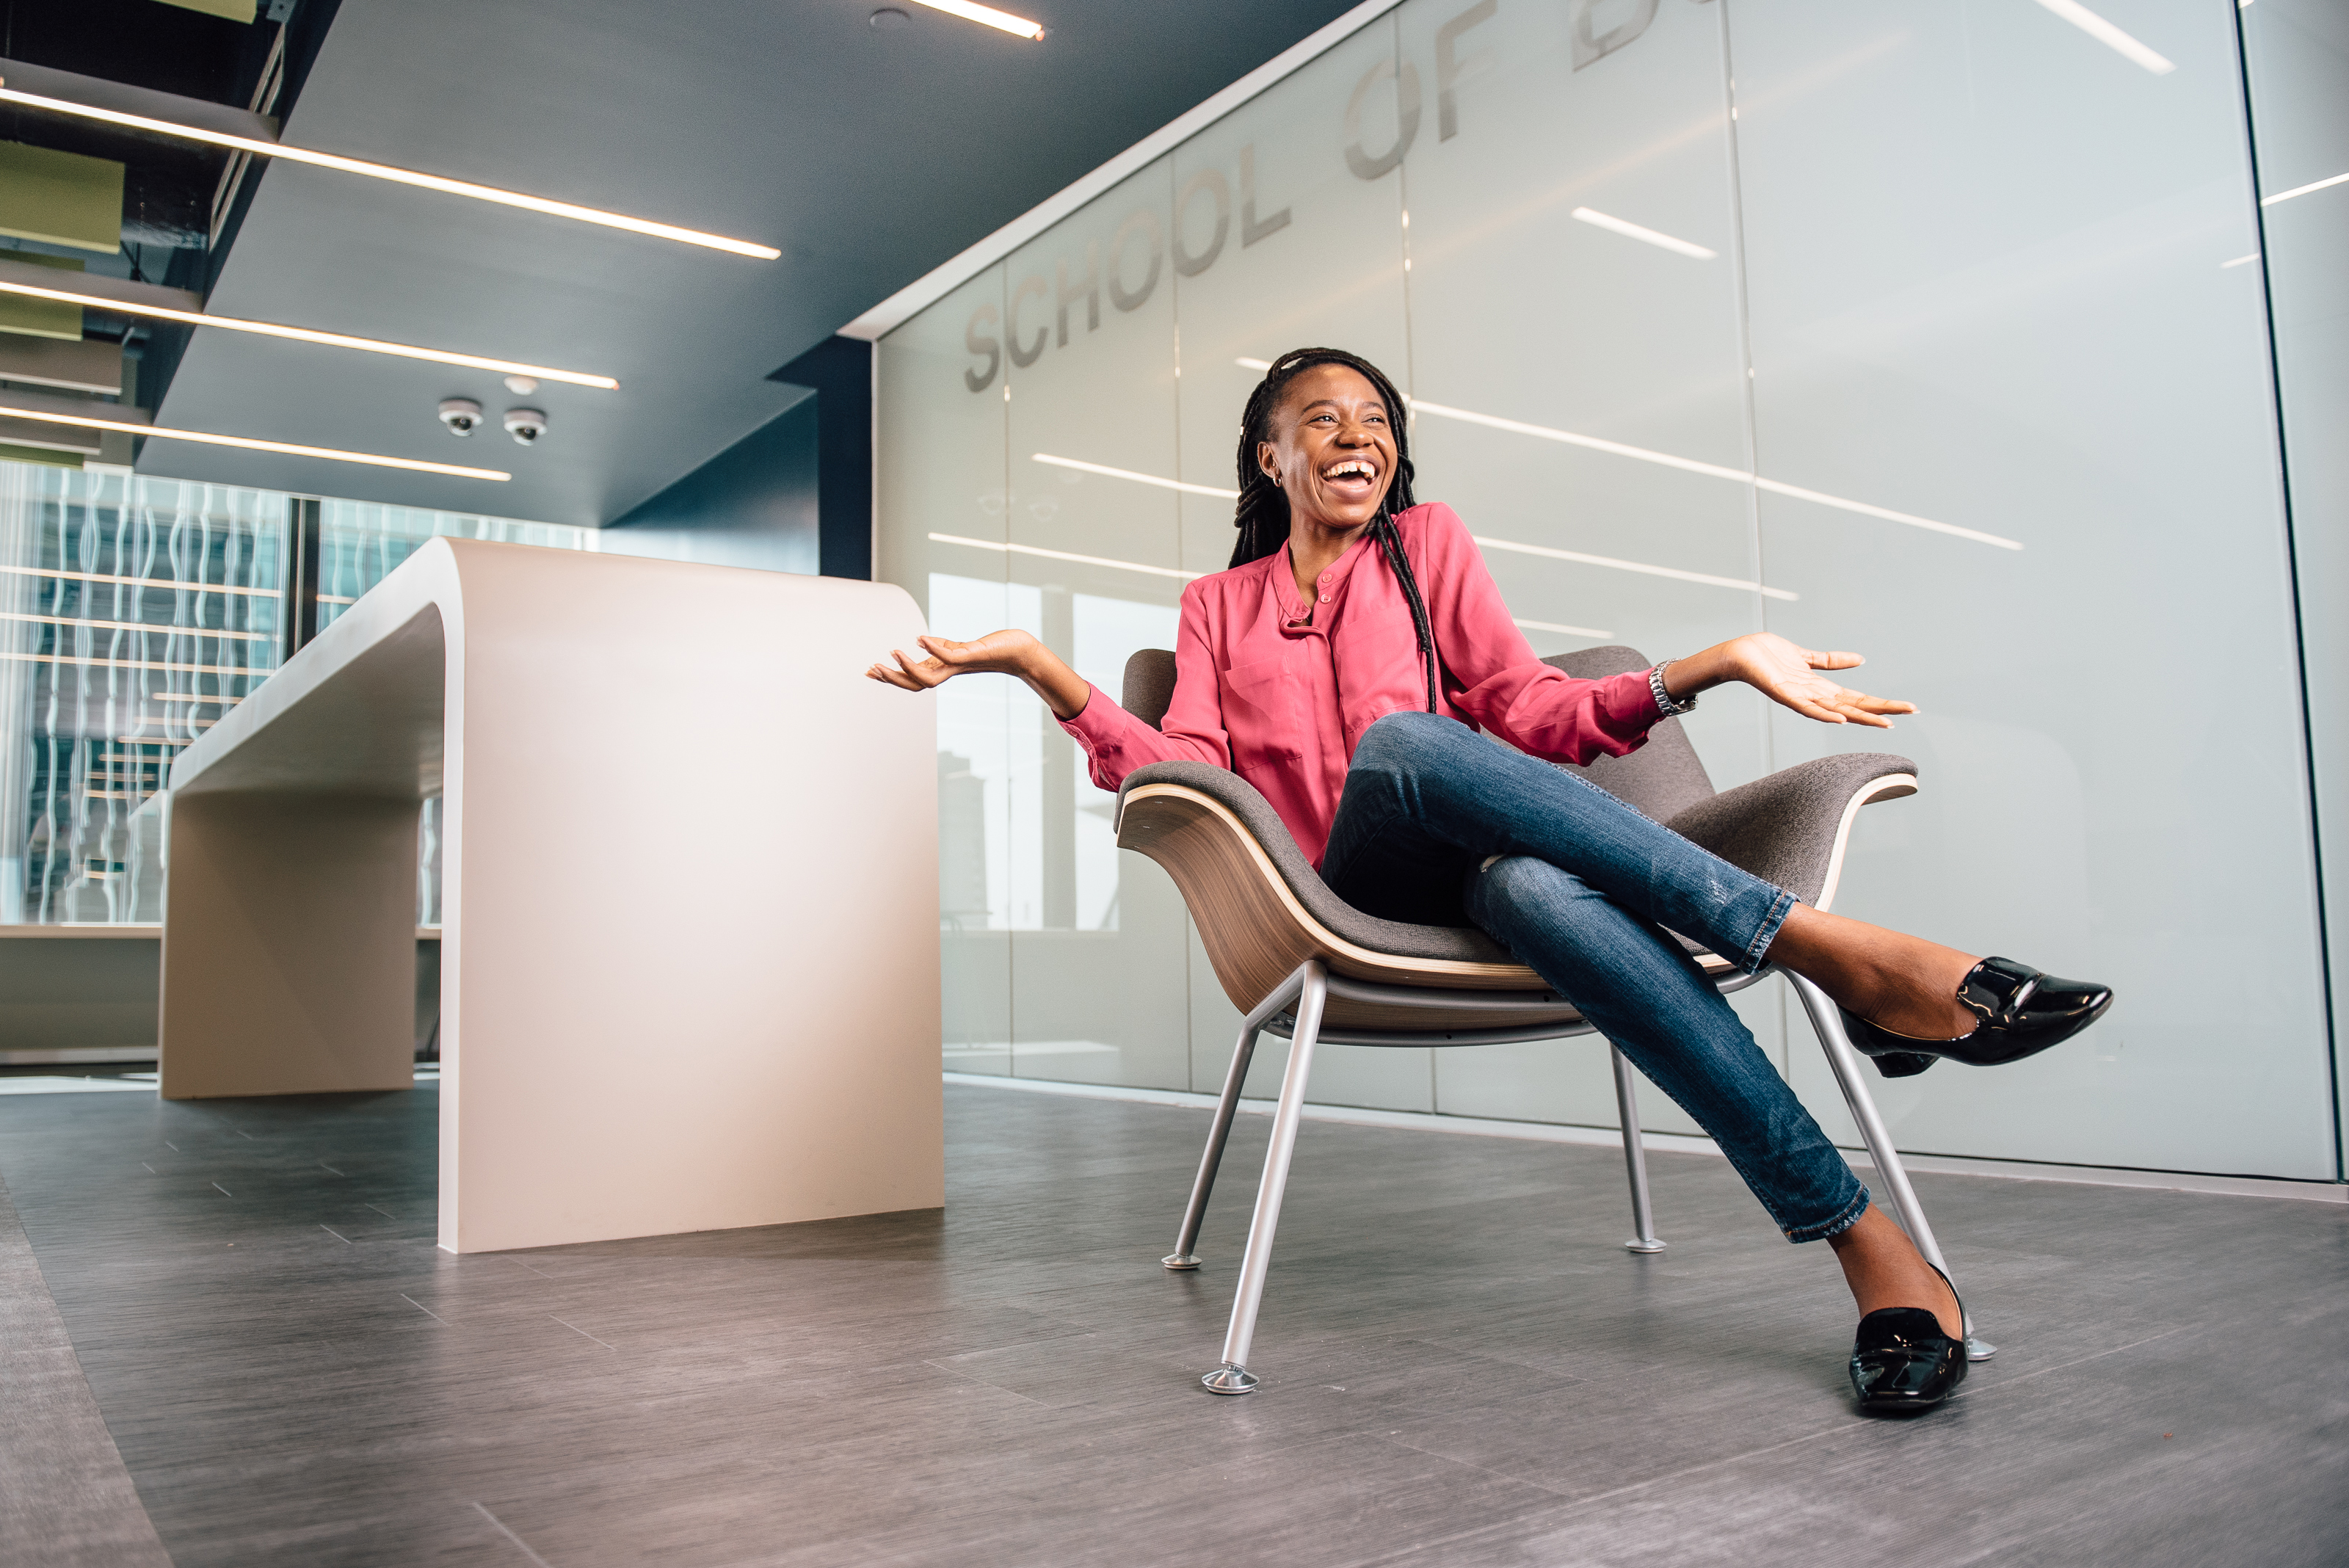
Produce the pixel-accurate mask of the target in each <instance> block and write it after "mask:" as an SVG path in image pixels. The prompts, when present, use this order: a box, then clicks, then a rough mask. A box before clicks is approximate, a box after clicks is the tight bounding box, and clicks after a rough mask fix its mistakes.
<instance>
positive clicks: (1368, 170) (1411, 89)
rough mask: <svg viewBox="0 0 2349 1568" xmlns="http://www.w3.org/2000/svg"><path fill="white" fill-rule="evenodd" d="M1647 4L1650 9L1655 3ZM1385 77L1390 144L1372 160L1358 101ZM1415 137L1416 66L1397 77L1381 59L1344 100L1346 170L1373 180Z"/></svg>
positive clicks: (1399, 159)
mask: <svg viewBox="0 0 2349 1568" xmlns="http://www.w3.org/2000/svg"><path fill="white" fill-rule="evenodd" d="M1648 4H1649V5H1651V6H1652V5H1654V4H1655V0H1648ZM1389 77H1394V78H1395V140H1394V145H1393V146H1392V147H1390V148H1388V149H1387V150H1386V151H1384V152H1381V153H1380V154H1379V155H1378V156H1377V157H1376V158H1373V157H1371V155H1370V154H1369V153H1367V152H1365V151H1362V100H1363V99H1366V98H1368V97H1370V96H1371V88H1374V87H1376V86H1378V85H1379V84H1380V83H1381V82H1382V81H1384V80H1386V79H1387V78H1389ZM1418 134H1419V67H1416V66H1414V65H1413V64H1412V63H1411V62H1410V61H1409V60H1405V61H1404V62H1403V63H1402V74H1401V75H1400V76H1398V75H1396V72H1395V64H1394V62H1393V61H1392V60H1381V61H1380V62H1379V63H1378V64H1377V65H1374V66H1372V67H1371V68H1370V70H1369V71H1368V72H1366V73H1365V74H1364V75H1363V77H1362V79H1361V81H1359V82H1357V83H1355V84H1354V96H1353V97H1352V98H1350V99H1347V100H1346V167H1347V168H1349V169H1350V170H1352V171H1354V178H1356V179H1357V180H1375V179H1377V178H1378V177H1379V176H1380V175H1381V174H1384V173H1385V172H1386V171H1388V170H1390V169H1392V168H1393V167H1394V166H1395V165H1396V164H1398V163H1401V162H1402V157H1403V154H1404V153H1406V152H1409V151H1411V141H1412V138H1413V137H1414V136H1417V135H1418Z"/></svg>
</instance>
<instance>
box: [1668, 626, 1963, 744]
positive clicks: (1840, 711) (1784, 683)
mask: <svg viewBox="0 0 2349 1568" xmlns="http://www.w3.org/2000/svg"><path fill="white" fill-rule="evenodd" d="M1867 662H1868V661H1867V660H1866V659H1862V658H1861V657H1860V656H1859V655H1858V654H1857V653H1820V652H1817V651H1816V650H1815V649H1808V648H1804V647H1802V646H1801V645H1799V644H1797V643H1793V642H1789V641H1787V640H1786V639H1785V638H1783V637H1780V636H1778V635H1776V634H1775V633H1774V632H1766V631H1758V632H1754V633H1753V634H1751V635H1750V636H1746V637H1740V638H1735V639H1732V640H1730V641H1728V642H1724V643H1722V644H1721V645H1720V646H1718V647H1716V648H1709V649H1705V650H1704V651H1703V652H1702V653H1700V654H1696V655H1694V656H1693V657H1692V658H1689V659H1674V660H1673V661H1672V664H1671V668H1670V669H1669V670H1665V671H1664V685H1665V688H1666V690H1668V691H1671V694H1672V695H1673V696H1675V697H1679V696H1682V695H1684V694H1686V693H1688V692H1691V691H1703V690H1704V689H1705V688H1706V687H1708V686H1718V685H1720V684H1721V683H1722V682H1723V681H1727V680H1743V681H1744V682H1745V684H1747V685H1748V686H1751V687H1753V688H1754V690H1755V691H1759V692H1761V693H1762V695H1764V697H1767V698H1769V699H1770V701H1773V702H1775V703H1778V704H1779V705H1780V706H1782V707H1786V708H1792V709H1793V710H1794V711H1795V712H1797V713H1800V714H1801V715H1802V716H1803V717H1804V718H1806V719H1816V720H1817V721H1818V722H1820V723H1822V724H1866V725H1868V726H1869V727H1871V728H1873V729H1878V730H1889V729H1890V728H1892V721H1891V720H1890V719H1889V718H1888V717H1886V715H1887V714H1891V713H1914V712H1915V711H1917V705H1916V704H1915V703H1913V702H1899V701H1893V700H1892V699H1891V698H1889V697H1871V696H1869V695H1868V693H1867V692H1865V691H1853V690H1852V689H1851V688H1850V687H1848V686H1846V685H1844V684H1843V683H1842V682H1841V681H1839V680H1834V679H1832V678H1831V677H1828V676H1826V675H1822V674H1820V673H1819V671H1821V670H1851V669H1856V668H1857V667H1858V666H1859V665H1862V664H1865V663H1867ZM1683 670H1685V673H1683Z"/></svg>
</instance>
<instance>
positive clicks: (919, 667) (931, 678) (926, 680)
mask: <svg viewBox="0 0 2349 1568" xmlns="http://www.w3.org/2000/svg"><path fill="white" fill-rule="evenodd" d="M889 656H890V657H891V658H892V659H895V660H896V661H897V668H898V669H900V670H904V671H905V678H906V679H907V680H911V681H913V682H914V684H915V689H916V690H917V691H928V690H929V689H930V688H931V687H933V686H936V685H937V684H938V683H939V682H940V681H942V680H945V679H946V678H947V676H948V675H950V674H952V673H953V671H952V670H948V669H947V668H946V667H945V666H944V665H942V664H940V663H939V662H938V661H937V660H936V659H913V658H910V657H908V656H907V655H906V653H905V649H902V648H893V649H890V650H889Z"/></svg>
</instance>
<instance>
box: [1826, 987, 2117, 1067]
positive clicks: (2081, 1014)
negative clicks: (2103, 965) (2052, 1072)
mask: <svg viewBox="0 0 2349 1568" xmlns="http://www.w3.org/2000/svg"><path fill="white" fill-rule="evenodd" d="M1958 1002H1959V1004H1960V1005H1961V1006H1962V1007H1963V1008H1965V1010H1966V1011H1967V1012H1971V1013H1972V1014H1973V1015H1974V1016H1975V1017H1976V1018H1978V1019H1980V1020H1982V1022H1981V1023H1977V1024H1976V1025H1974V1027H1973V1028H1972V1029H1971V1031H1969V1032H1968V1033H1964V1034H1961V1035H1960V1036H1958V1038H1956V1039H1955V1040H1917V1039H1912V1038H1911V1037H1909V1035H1906V1034H1896V1033H1893V1032H1892V1031H1891V1030H1889V1029H1885V1028H1881V1027H1879V1026H1878V1025H1877V1024H1873V1023H1869V1022H1868V1020H1866V1019H1865V1018H1858V1017H1855V1016H1854V1015H1853V1014H1851V1013H1850V1012H1845V1013H1844V1015H1843V1027H1844V1033H1846V1034H1847V1035H1848V1036H1849V1037H1850V1039H1851V1043H1852V1044H1853V1046H1854V1047H1855V1048H1857V1050H1858V1051H1860V1052H1861V1053H1862V1054H1865V1055H1868V1056H1873V1057H1875V1058H1876V1065H1877V1071H1878V1072H1879V1073H1882V1074H1883V1075H1885V1076H1886V1077H1888V1078H1905V1077H1908V1076H1909V1075H1912V1074H1916V1073H1921V1072H1923V1071H1924V1070H1925V1069H1926V1068H1928V1067H1930V1066H1931V1065H1932V1064H1933V1063H1934V1062H1935V1061H1936V1060H1938V1059H1939V1058H1940V1057H1943V1056H1947V1057H1949V1058H1950V1059H1951V1060H1952V1061H1956V1062H1963V1063H1965V1064H1967V1065H1968V1066H1970V1067H2000V1066H2003V1065H2005V1064H2007V1063H2009V1062H2020V1061H2022V1060H2023V1058H2024V1057H2025V1056H2035V1055H2037V1054H2039V1053H2040V1052H2042V1051H2044V1050H2046V1049H2047V1048H2048V1047H2049V1046H2051V1045H2060V1044H2063V1043H2064V1041H2066V1040H2069V1039H2070V1038H2072V1036H2073V1035H2075V1034H2077V1033H2079V1032H2080V1031H2081V1030H2083V1029H2085V1028H2086V1027H2087V1026H2088V1025H2089V1024H2091V1023H2095V1021H2096V1020H2097V1019H2099V1018H2102V1017H2103V1016H2104V1015H2105V1010H2106V1008H2108V1007H2110V1006H2112V1004H2113V992H2112V988H2111V987H2110V986H2104V985H2097V984H2095V982H2094V981H2084V980H2059V979H2057V978H2056V977H2055V976H2054V975H2052V974H2042V973H2040V972H2039V971H2037V970H2035V969H2033V968H2032V967H2031V966H2030V965H2029V964H2027V963H2017V962H2015V961H2013V959H2003V958H1986V959H1984V960H1982V962H1980V963H1978V964H1976V965H1974V967H1973V968H1972V969H1971V970H1969V971H1966V978H1965V979H1964V980H1963V981H1961V982H1960V983H1959V986H1958Z"/></svg>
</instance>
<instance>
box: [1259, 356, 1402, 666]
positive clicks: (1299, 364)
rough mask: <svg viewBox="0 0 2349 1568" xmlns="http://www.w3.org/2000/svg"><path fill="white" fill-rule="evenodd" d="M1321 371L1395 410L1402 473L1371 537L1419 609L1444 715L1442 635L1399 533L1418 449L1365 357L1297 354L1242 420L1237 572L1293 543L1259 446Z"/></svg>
mask: <svg viewBox="0 0 2349 1568" xmlns="http://www.w3.org/2000/svg"><path fill="white" fill-rule="evenodd" d="M1317 365H1343V366H1344V367H1346V369H1350V370H1352V371H1354V372H1355V373H1356V374H1358V375H1360V376H1361V378H1362V379H1364V380H1366V381H1368V382H1369V383H1370V384H1371V389H1373V390H1375V391H1376V392H1377V393H1378V395H1379V398H1380V400H1381V401H1383V402H1384V403H1385V404H1386V406H1387V429H1388V430H1389V431H1392V434H1393V436H1394V448H1395V471H1394V473H1393V475H1392V478H1391V479H1390V480H1389V482H1388V483H1387V488H1386V493H1385V494H1384V495H1382V496H1381V497H1380V499H1379V514H1378V515H1377V516H1376V517H1374V518H1372V519H1371V538H1372V539H1374V540H1376V541H1377V542H1378V545H1379V549H1380V551H1381V554H1382V555H1384V556H1385V557H1386V561H1387V565H1388V566H1389V567H1390V568H1391V569H1392V571H1393V572H1394V575H1395V580H1396V581H1397V582H1399V583H1401V584H1402V597H1403V598H1404V599H1405V600H1406V601H1407V602H1408V603H1409V604H1410V606H1411V620H1412V626H1413V629H1415V630H1416V631H1417V632H1418V634H1419V657H1420V661H1421V663H1422V665H1423V667H1424V669H1425V670H1426V674H1427V711H1429V712H1431V713H1433V712H1434V711H1436V680H1435V670H1436V662H1437V660H1436V653H1435V634H1434V632H1433V629H1432V628H1430V627H1429V624H1428V619H1427V604H1426V601H1425V600H1423V598H1422V597H1420V592H1419V578H1418V577H1417V576H1415V575H1413V572H1412V569H1411V562H1410V560H1409V559H1408V558H1407V557H1406V556H1404V555H1403V553H1402V537H1401V536H1400V535H1398V534H1396V532H1395V525H1394V520H1395V514H1397V513H1398V512H1407V511H1409V510H1410V509H1411V508H1412V506H1413V504H1414V502H1413V499H1412V493H1411V482H1412V476H1413V470H1412V462H1411V441H1410V436H1409V433H1408V432H1407V431H1405V429H1404V418H1403V408H1404V404H1403V400H1402V393H1400V392H1398V391H1396V390H1395V385H1394V383H1393V382H1392V381H1390V380H1388V379H1387V378H1386V373H1385V372H1384V371H1382V370H1381V369H1379V368H1378V367H1377V366H1375V365H1373V364H1371V362H1370V361H1369V360H1368V359H1365V358H1361V356H1360V355H1356V354H1349V353H1347V352H1346V351H1345V350H1344V349H1342V348H1292V349H1290V350H1289V351H1288V353H1286V354H1283V355H1282V356H1281V357H1280V358H1278V359H1275V360H1274V361H1273V362H1272V367H1271V369H1268V370H1267V371H1265V373H1264V379H1263V380H1261V381H1259V382H1257V387H1256V390H1255V391H1253V392H1251V393H1249V394H1248V400H1247V412H1245V413H1243V414H1242V415H1241V416H1240V447H1239V482H1240V498H1239V504H1238V505H1237V507H1235V508H1234V509H1233V513H1232V525H1233V526H1234V527H1236V528H1237V529H1238V530H1239V535H1240V536H1239V539H1238V542H1237V544H1236V545H1234V546H1233V548H1232V562H1231V564H1232V565H1233V566H1246V565H1247V564H1248V563H1249V562H1250V561H1260V560H1262V559H1264V558H1265V557H1266V556H1270V555H1276V554H1278V552H1279V550H1280V547H1281V546H1282V545H1286V544H1288V493H1286V492H1284V491H1283V490H1282V489H1281V488H1280V485H1279V484H1278V483H1277V482H1276V481H1275V480H1274V479H1273V477H1272V476H1271V475H1270V474H1268V473H1267V472H1264V466H1263V464H1261V463H1260V462H1257V451H1256V449H1257V443H1258V442H1261V441H1271V440H1273V439H1274V437H1273V429H1272V417H1273V415H1274V413H1276V412H1277V411H1278V410H1279V408H1280V400H1281V399H1282V397H1283V396H1285V395H1286V394H1287V392H1288V384H1289V383H1290V382H1291V381H1293V380H1295V379H1297V378H1298V377H1299V375H1301V374H1303V373H1304V372H1305V371H1307V370H1309V369H1313V368H1314V367H1315V366H1317Z"/></svg>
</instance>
